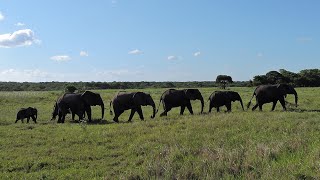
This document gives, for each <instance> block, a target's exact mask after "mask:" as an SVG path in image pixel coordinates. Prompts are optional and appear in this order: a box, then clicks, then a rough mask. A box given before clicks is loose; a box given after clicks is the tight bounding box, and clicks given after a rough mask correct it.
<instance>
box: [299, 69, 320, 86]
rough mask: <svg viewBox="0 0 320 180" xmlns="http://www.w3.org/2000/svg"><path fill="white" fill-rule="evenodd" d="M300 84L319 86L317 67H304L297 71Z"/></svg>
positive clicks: (319, 74) (319, 73) (319, 76)
mask: <svg viewBox="0 0 320 180" xmlns="http://www.w3.org/2000/svg"><path fill="white" fill-rule="evenodd" d="M299 75H300V77H301V78H300V80H299V81H300V83H301V84H300V85H301V86H306V87H318V86H320V70H319V69H305V70H302V71H300V72H299Z"/></svg>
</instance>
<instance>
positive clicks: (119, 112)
mask: <svg viewBox="0 0 320 180" xmlns="http://www.w3.org/2000/svg"><path fill="white" fill-rule="evenodd" d="M123 112H124V110H121V111H120V110H115V109H114V118H113V121H114V122H117V123H118V122H119V119H118V118H119V116H120V115H121V114H122V113H123Z"/></svg>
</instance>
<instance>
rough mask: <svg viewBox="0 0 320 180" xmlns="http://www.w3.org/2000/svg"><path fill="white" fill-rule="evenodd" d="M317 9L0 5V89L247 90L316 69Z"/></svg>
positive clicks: (311, 3)
mask: <svg viewBox="0 0 320 180" xmlns="http://www.w3.org/2000/svg"><path fill="white" fill-rule="evenodd" d="M319 9H320V1H318V0H281V1H279V0H268V1H259V0H152V1H151V0H95V1H93V0H90V1H89V0H77V1H76V0H68V1H66V0H50V1H49V0H43V1H39V0H24V1H21V0H0V81H17V82H26V81H28V82H43V81H63V82H64V81H68V82H72V81H77V82H78V81H83V82H87V81H107V82H111V81H213V80H215V79H216V77H217V75H220V74H225V75H230V76H232V78H233V80H234V81H246V80H249V79H252V78H253V77H254V76H255V75H261V74H265V73H267V72H269V71H271V70H279V69H286V70H289V71H292V72H299V71H300V70H303V69H311V68H319V67H320V23H319V19H320V11H319Z"/></svg>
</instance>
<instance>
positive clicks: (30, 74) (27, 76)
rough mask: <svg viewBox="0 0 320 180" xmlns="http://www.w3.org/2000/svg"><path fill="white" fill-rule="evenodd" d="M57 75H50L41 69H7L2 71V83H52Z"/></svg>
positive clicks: (0, 74) (0, 75)
mask: <svg viewBox="0 0 320 180" xmlns="http://www.w3.org/2000/svg"><path fill="white" fill-rule="evenodd" d="M55 78H56V75H54V74H50V73H48V72H45V71H41V70H39V69H33V70H30V69H26V70H19V69H6V70H2V71H0V81H15V82H25V81H29V82H39V81H51V80H52V79H55Z"/></svg>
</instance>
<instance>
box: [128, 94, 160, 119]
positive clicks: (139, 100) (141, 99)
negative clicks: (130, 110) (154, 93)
mask: <svg viewBox="0 0 320 180" xmlns="http://www.w3.org/2000/svg"><path fill="white" fill-rule="evenodd" d="M132 99H133V102H134V103H135V105H141V106H147V105H150V106H152V108H153V114H152V116H151V118H152V119H153V118H154V117H155V115H156V105H155V103H154V101H153V99H152V97H151V95H150V94H146V93H143V92H136V93H135V94H134V95H133V97H132Z"/></svg>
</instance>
